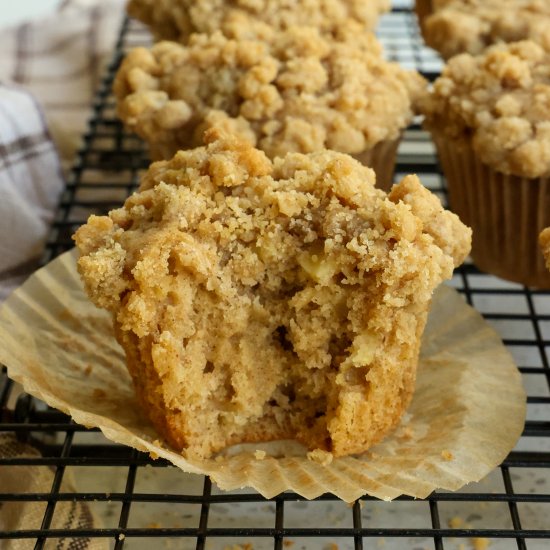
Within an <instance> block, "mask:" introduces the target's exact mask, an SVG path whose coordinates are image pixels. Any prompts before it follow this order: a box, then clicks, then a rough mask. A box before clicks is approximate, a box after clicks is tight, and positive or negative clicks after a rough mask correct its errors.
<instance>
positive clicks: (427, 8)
mask: <svg viewBox="0 0 550 550" xmlns="http://www.w3.org/2000/svg"><path fill="white" fill-rule="evenodd" d="M414 11H415V13H416V17H417V19H418V26H419V27H420V30H421V32H422V33H424V20H425V19H426V17H428V16H429V15H431V14H432V13H433V6H432V0H415V2H414Z"/></svg>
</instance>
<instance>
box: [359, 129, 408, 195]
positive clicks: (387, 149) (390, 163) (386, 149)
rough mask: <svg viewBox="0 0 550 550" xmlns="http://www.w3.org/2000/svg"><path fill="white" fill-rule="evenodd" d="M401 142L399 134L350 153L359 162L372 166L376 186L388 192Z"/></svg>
mask: <svg viewBox="0 0 550 550" xmlns="http://www.w3.org/2000/svg"><path fill="white" fill-rule="evenodd" d="M400 142H401V135H400V136H399V137H398V138H397V139H393V140H389V139H387V140H385V141H380V142H379V143H377V144H376V145H375V146H374V147H372V148H371V149H367V150H366V151H363V152H362V153H357V154H355V155H351V156H352V157H353V158H354V159H356V160H358V161H359V162H360V163H361V164H364V165H365V166H368V167H369V168H372V169H373V170H374V171H375V173H376V187H378V188H379V189H382V190H383V191H386V193H388V192H389V191H390V189H391V186H392V185H393V173H394V171H395V158H396V156H397V149H398V148H399V143H400Z"/></svg>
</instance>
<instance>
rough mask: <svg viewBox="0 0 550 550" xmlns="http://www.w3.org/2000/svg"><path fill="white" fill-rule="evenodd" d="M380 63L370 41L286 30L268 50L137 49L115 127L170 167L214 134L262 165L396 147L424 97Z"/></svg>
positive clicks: (199, 45) (237, 45) (214, 39)
mask: <svg viewBox="0 0 550 550" xmlns="http://www.w3.org/2000/svg"><path fill="white" fill-rule="evenodd" d="M424 85H425V83H424V80H423V79H422V78H421V77H420V76H419V75H418V74H417V73H416V72H413V71H405V70H403V69H402V68H401V67H399V66H398V65H397V64H395V63H389V62H387V61H384V60H383V59H382V58H381V56H380V46H379V44H378V42H377V41H376V39H375V38H374V36H373V35H369V34H366V33H364V34H362V35H361V36H360V37H357V39H353V40H346V41H338V40H332V39H330V40H329V39H326V38H324V37H323V36H321V35H320V34H319V32H318V31H317V30H316V29H313V28H310V27H293V28H291V29H289V30H287V31H285V32H281V33H279V34H278V35H277V38H276V39H275V40H274V42H273V43H271V44H267V43H265V42H263V41H255V40H252V41H251V40H232V39H228V38H226V37H224V36H223V35H222V34H221V33H215V34H213V35H204V34H201V35H194V36H193V37H192V39H191V41H190V43H189V45H188V46H182V45H180V44H176V43H174V42H161V43H158V44H156V45H155V46H153V48H152V49H150V50H147V49H144V48H136V49H134V50H132V51H131V52H130V53H129V55H128V56H127V58H126V59H125V60H124V62H123V64H122V66H121V68H120V70H119V72H118V74H117V77H116V81H115V88H114V89H115V93H116V96H117V99H118V113H119V115H120V117H121V118H122V120H123V121H124V122H125V123H126V124H127V125H128V126H129V127H130V128H131V129H133V130H135V132H136V133H138V134H139V135H140V136H142V137H143V138H145V139H146V140H147V141H149V142H151V143H154V144H155V147H156V149H158V150H161V155H162V157H163V158H170V157H171V156H172V155H173V154H175V152H176V151H177V150H178V149H181V148H188V147H190V146H195V145H197V144H200V143H201V142H202V134H203V132H204V130H206V129H207V128H209V127H213V126H222V127H225V128H226V129H228V130H231V131H232V132H234V133H236V134H238V135H240V136H241V137H243V138H246V139H248V140H250V141H251V142H252V144H254V145H256V146H258V147H259V148H260V149H262V150H263V151H265V152H266V153H267V155H268V156H269V157H270V158H274V157H276V156H281V155H283V154H285V153H286V152H288V151H297V152H309V151H317V150H321V149H324V148H327V149H334V150H337V151H341V152H345V153H360V152H362V151H364V150H367V149H370V148H371V147H373V146H374V145H375V144H377V143H379V142H380V141H383V140H393V139H397V138H398V136H399V134H400V132H401V130H402V129H404V128H405V127H406V126H407V125H408V123H409V122H410V120H411V118H412V115H413V103H414V101H415V100H416V99H417V98H418V97H419V96H420V95H421V94H422V93H423V91H424Z"/></svg>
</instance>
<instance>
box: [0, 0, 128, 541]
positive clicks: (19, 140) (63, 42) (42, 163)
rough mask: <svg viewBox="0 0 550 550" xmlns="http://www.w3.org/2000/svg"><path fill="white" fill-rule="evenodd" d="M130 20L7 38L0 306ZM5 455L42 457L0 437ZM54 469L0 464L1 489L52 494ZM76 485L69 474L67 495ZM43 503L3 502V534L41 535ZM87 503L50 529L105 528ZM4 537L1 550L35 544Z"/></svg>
mask: <svg viewBox="0 0 550 550" xmlns="http://www.w3.org/2000/svg"><path fill="white" fill-rule="evenodd" d="M122 15H123V0H95V1H92V0H68V1H65V2H62V3H60V6H59V8H58V11H57V12H56V13H53V14H52V15H51V16H50V17H48V18H43V19H40V20H36V21H31V22H27V23H25V24H23V25H19V26H17V27H14V28H9V29H2V31H1V34H0V301H1V300H2V299H4V298H5V297H6V296H7V295H8V294H9V292H11V291H12V290H13V289H14V288H15V287H16V286H18V285H19V284H21V283H22V282H23V280H24V279H25V278H26V277H27V276H28V275H29V274H30V273H32V271H33V270H34V269H35V268H36V266H37V263H38V259H39V257H40V255H41V251H42V248H43V245H44V240H45V238H46V236H47V233H48V230H49V225H50V223H51V221H52V218H53V215H54V212H55V208H56V205H57V202H58V200H59V195H60V193H61V191H62V189H63V185H64V175H66V173H67V170H68V167H69V166H70V164H71V162H72V159H73V156H74V153H75V151H76V148H77V147H78V145H79V141H80V136H81V135H82V133H83V132H84V130H85V126H86V120H87V119H88V117H89V115H90V105H91V102H92V99H93V95H94V92H95V90H96V88H97V85H98V82H99V80H100V78H101V73H102V70H103V67H104V64H105V62H106V61H107V60H108V59H109V57H110V55H111V52H112V49H113V44H114V41H115V39H116V36H117V32H118V29H119V27H120V23H121V19H122ZM0 456H3V457H8V458H9V457H30V458H32V457H36V456H39V453H38V452H37V451H36V450H35V449H33V448H32V447H30V446H29V445H25V444H21V443H19V442H18V441H17V440H16V439H15V438H14V436H13V435H12V434H4V435H2V434H0ZM52 480H53V470H52V469H50V468H46V467H35V466H28V467H27V466H13V467H10V466H2V467H1V468H0V487H1V489H0V491H1V492H16V493H21V492H27V493H48V492H49V491H50V488H51V486H52ZM75 487H76V488H77V486H76V485H75V483H74V480H72V479H71V478H70V475H68V473H66V474H65V476H64V481H63V485H62V487H61V491H62V492H73V491H74V490H75ZM45 507H46V503H45V502H38V501H35V502H32V501H21V502H7V503H0V530H2V531H12V530H20V529H37V528H40V525H41V522H42V518H43V516H44V511H45ZM99 526H100V525H99V524H98V522H97V519H96V518H95V517H94V516H93V515H92V514H91V511H90V506H89V505H88V504H87V503H85V502H58V503H57V505H56V508H55V513H54V516H53V520H52V525H51V527H53V528H58V529H63V528H66V529H71V530H72V529H89V528H93V527H96V528H97V527H99ZM34 542H35V541H33V540H31V539H18V540H17V539H13V540H4V541H3V542H2V543H1V544H0V546H1V547H2V548H10V549H19V548H21V549H23V548H31V547H33V546H34ZM45 547H46V548H55V549H59V550H97V549H104V548H105V549H106V548H108V547H109V544H108V541H107V540H106V539H98V538H70V537H67V538H62V539H48V541H47V543H46V545H45Z"/></svg>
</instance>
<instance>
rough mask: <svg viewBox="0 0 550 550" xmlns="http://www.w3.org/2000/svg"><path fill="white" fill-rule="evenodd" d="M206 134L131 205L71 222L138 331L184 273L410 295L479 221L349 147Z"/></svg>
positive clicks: (85, 256) (237, 295)
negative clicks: (267, 145) (382, 182)
mask: <svg viewBox="0 0 550 550" xmlns="http://www.w3.org/2000/svg"><path fill="white" fill-rule="evenodd" d="M206 140H207V141H208V142H209V143H208V144H207V146H206V147H199V148H196V149H193V150H187V151H180V152H178V153H177V154H176V156H175V157H174V158H173V159H171V160H169V161H160V162H156V163H154V164H152V165H151V167H150V169H149V171H148V172H147V173H146V174H145V176H144V178H143V180H142V182H141V186H140V188H139V191H138V192H136V193H134V194H133V195H132V196H130V197H129V198H128V199H127V200H126V202H125V204H124V206H123V207H122V208H120V209H117V210H113V211H111V212H110V213H109V215H108V216H103V217H97V216H92V217H91V218H90V220H89V221H88V224H86V225H85V226H83V227H81V228H80V229H79V230H78V231H77V233H76V235H75V240H76V243H77V246H78V248H79V250H80V253H81V258H80V260H79V271H80V273H81V275H82V277H83V280H84V282H85V286H86V289H87V291H88V293H89V295H90V297H91V298H92V300H93V301H94V303H95V304H96V305H98V306H100V307H103V308H106V309H108V310H110V311H112V312H114V313H115V314H117V315H118V320H119V321H120V322H122V324H123V326H124V327H125V328H124V329H125V330H132V331H133V332H135V333H136V334H137V335H138V336H142V335H144V334H147V333H149V332H151V331H155V330H156V327H157V326H158V322H159V319H158V318H157V317H156V315H157V314H158V311H157V308H156V305H155V304H157V303H159V300H160V301H161V302H162V300H161V298H162V296H164V297H166V295H167V293H169V292H170V281H175V279H173V277H174V276H175V275H177V274H179V275H180V282H182V281H183V283H185V284H192V285H199V286H201V288H205V289H208V290H210V291H211V293H212V294H213V295H218V296H225V297H226V298H228V299H232V300H235V301H237V302H238V301H239V300H245V301H246V302H247V303H252V302H254V300H256V298H255V296H256V297H259V304H264V305H265V304H266V303H268V302H270V301H273V300H274V301H277V299H279V301H280V300H281V299H285V297H287V298H288V297H290V296H292V295H293V294H294V293H295V292H297V290H298V289H300V288H302V289H303V288H304V287H308V288H309V287H311V288H312V289H313V288H314V287H319V288H320V287H337V286H342V285H343V286H344V287H346V286H347V287H349V288H353V286H354V285H359V286H360V287H361V288H367V287H368V290H369V293H370V298H369V303H379V304H385V305H384V307H390V306H391V307H395V306H398V307H400V306H403V305H405V304H406V303H409V302H410V303H414V302H415V301H417V302H419V303H420V302H425V301H426V300H429V297H430V295H431V292H432V290H433V289H434V288H435V286H436V285H437V284H439V282H440V281H441V280H443V279H445V278H448V277H450V276H451V274H452V270H453V267H454V266H455V265H459V264H460V263H461V262H462V261H463V260H464V258H465V257H466V255H467V254H468V252H469V248H470V235H471V232H470V230H469V229H468V228H467V227H465V226H464V225H463V224H462V222H461V221H460V220H459V219H458V217H457V216H456V215H455V214H453V213H451V212H448V211H445V210H443V208H442V206H441V203H440V202H439V199H438V198H437V197H436V196H435V195H433V194H432V193H430V192H429V191H428V190H427V189H425V188H424V187H423V186H422V185H421V184H420V182H419V181H418V178H417V177H416V176H407V177H406V178H405V179H404V180H403V181H402V182H401V183H400V184H398V185H395V186H394V188H393V190H392V191H391V193H390V194H388V195H387V194H386V193H385V192H383V191H381V190H379V189H377V188H376V187H375V174H374V172H373V171H372V170H371V169H370V168H367V167H365V166H363V165H361V164H360V163H359V162H358V161H355V160H354V159H352V158H351V157H349V156H347V155H344V154H341V153H336V152H333V151H320V152H316V153H310V154H308V155H303V154H300V153H290V154H288V155H286V156H285V157H284V158H277V159H275V160H274V161H273V162H272V161H270V160H269V159H268V158H267V157H266V156H265V154H264V153H263V152H262V151H260V150H258V149H255V148H253V147H252V146H251V145H250V144H249V142H247V141H243V140H239V139H237V138H235V136H231V135H225V134H223V133H221V132H220V131H219V130H218V129H211V130H209V131H208V132H207V133H206ZM358 288H359V287H358ZM319 292H321V291H319ZM258 307H259V306H258ZM357 313H358V314H359V313H360V312H359V311H358V312H357ZM388 321H389V320H388ZM390 322H391V321H390Z"/></svg>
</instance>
